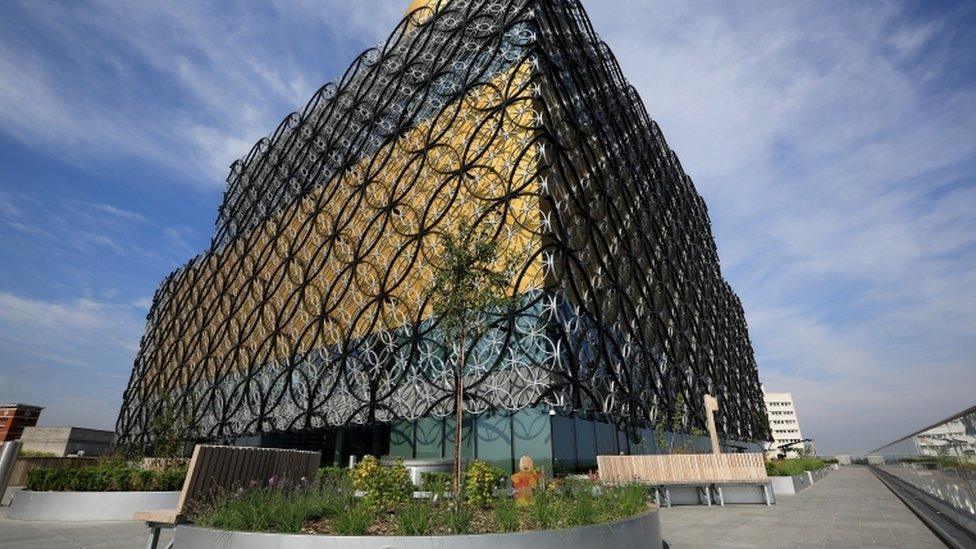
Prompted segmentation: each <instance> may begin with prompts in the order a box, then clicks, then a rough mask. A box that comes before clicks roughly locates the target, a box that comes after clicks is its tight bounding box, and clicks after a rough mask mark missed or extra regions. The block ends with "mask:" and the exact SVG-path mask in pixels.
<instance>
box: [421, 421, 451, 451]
mask: <svg viewBox="0 0 976 549" xmlns="http://www.w3.org/2000/svg"><path fill="white" fill-rule="evenodd" d="M443 428H444V420H442V419H434V418H426V417H425V418H421V419H418V420H417V445H416V456H417V457H418V458H439V457H444V433H443Z"/></svg>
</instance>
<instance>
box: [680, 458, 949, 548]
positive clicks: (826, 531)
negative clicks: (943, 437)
mask: <svg viewBox="0 0 976 549" xmlns="http://www.w3.org/2000/svg"><path fill="white" fill-rule="evenodd" d="M661 530H662V532H663V534H664V540H665V542H666V543H667V546H668V547H669V548H670V549H697V548H704V547H809V548H815V547H819V548H821V549H825V548H828V547H830V548H832V547H843V548H845V549H850V548H858V547H872V548H878V547H902V548H912V549H916V548H928V547H945V545H944V544H943V543H942V542H941V541H940V540H939V538H937V537H935V535H934V534H933V533H932V532H931V531H930V530H929V529H928V528H927V527H926V526H925V524H923V523H922V521H921V520H919V519H918V517H916V516H915V515H914V514H913V513H912V512H911V511H910V510H909V509H908V508H907V507H905V505H904V504H903V503H902V502H901V500H899V499H898V498H897V497H895V495H894V494H892V493H891V491H890V490H888V488H886V487H885V485H884V484H882V483H881V481H879V480H878V479H877V477H875V476H874V474H873V473H871V471H869V470H868V469H867V468H865V467H859V466H850V467H842V468H841V469H840V470H838V471H832V472H831V473H830V474H829V475H827V477H826V478H825V479H823V480H822V481H820V482H818V483H816V484H814V485H813V486H811V487H810V488H807V489H806V490H804V491H802V492H800V493H799V494H796V495H793V496H778V497H777V499H776V505H773V506H770V507H766V506H764V505H726V506H725V507H719V506H714V505H713V506H711V507H708V506H676V507H671V508H664V509H661Z"/></svg>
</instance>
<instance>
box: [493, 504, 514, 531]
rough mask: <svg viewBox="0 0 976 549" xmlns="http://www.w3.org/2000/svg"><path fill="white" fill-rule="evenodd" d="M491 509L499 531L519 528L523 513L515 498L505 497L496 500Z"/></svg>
mask: <svg viewBox="0 0 976 549" xmlns="http://www.w3.org/2000/svg"><path fill="white" fill-rule="evenodd" d="M491 511H492V515H494V517H495V525H496V526H497V527H498V530H499V531H501V532H514V531H516V530H518V528H519V518H520V516H521V513H520V511H519V508H518V505H516V504H515V500H514V499H511V498H503V499H499V500H497V501H495V504H494V505H493V506H492V509H491Z"/></svg>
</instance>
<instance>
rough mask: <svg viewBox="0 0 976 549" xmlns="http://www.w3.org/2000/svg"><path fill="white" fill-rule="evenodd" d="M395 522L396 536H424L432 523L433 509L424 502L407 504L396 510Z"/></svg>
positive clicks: (429, 530)
mask: <svg viewBox="0 0 976 549" xmlns="http://www.w3.org/2000/svg"><path fill="white" fill-rule="evenodd" d="M396 522H397V533H398V534H401V535H404V536H425V535H427V534H429V533H430V532H431V527H432V526H433V523H434V508H433V507H432V506H431V505H430V504H429V503H427V502H426V501H424V502H412V503H408V504H406V505H404V506H403V507H400V508H399V509H398V510H397V514H396Z"/></svg>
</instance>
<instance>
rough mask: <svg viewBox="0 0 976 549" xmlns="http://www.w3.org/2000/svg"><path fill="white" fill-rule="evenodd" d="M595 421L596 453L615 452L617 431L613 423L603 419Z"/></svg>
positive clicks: (613, 453) (608, 454)
mask: <svg viewBox="0 0 976 549" xmlns="http://www.w3.org/2000/svg"><path fill="white" fill-rule="evenodd" d="M595 423H596V455H598V456H612V455H616V454H617V433H616V429H614V427H613V425H610V424H609V423H607V422H605V421H597V422H595Z"/></svg>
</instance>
